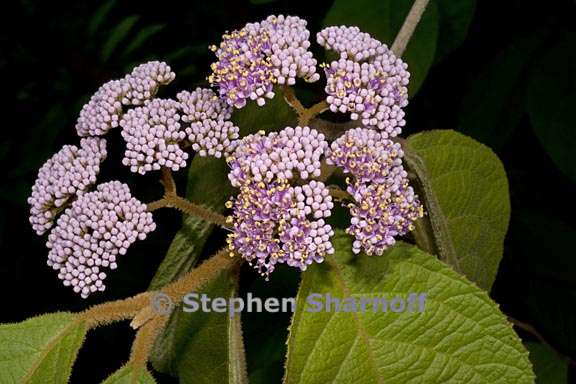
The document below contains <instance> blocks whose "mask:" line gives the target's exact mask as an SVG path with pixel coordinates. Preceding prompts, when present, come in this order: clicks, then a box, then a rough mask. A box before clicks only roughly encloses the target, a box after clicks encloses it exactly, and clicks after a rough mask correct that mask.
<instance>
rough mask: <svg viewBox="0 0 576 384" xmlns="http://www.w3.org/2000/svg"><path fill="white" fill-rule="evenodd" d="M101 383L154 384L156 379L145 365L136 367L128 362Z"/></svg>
mask: <svg viewBox="0 0 576 384" xmlns="http://www.w3.org/2000/svg"><path fill="white" fill-rule="evenodd" d="M102 384H156V380H154V377H153V376H152V374H151V373H150V372H148V370H147V369H146V368H145V367H142V368H136V367H134V366H133V364H131V363H128V364H126V365H125V366H123V367H122V368H120V369H119V370H117V371H116V372H114V373H113V374H112V375H111V376H110V377H108V378H107V379H106V380H104V381H103V382H102Z"/></svg>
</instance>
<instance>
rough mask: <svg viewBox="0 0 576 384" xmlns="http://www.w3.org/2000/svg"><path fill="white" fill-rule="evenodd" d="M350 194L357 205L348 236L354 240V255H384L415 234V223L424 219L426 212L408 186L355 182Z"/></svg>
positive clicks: (353, 211) (352, 211) (353, 208)
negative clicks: (386, 251) (408, 236)
mask: <svg viewBox="0 0 576 384" xmlns="http://www.w3.org/2000/svg"><path fill="white" fill-rule="evenodd" d="M348 192H349V193H350V194H351V195H352V196H353V198H354V200H355V202H356V203H353V204H350V205H349V208H350V214H351V215H352V219H351V220H350V224H351V225H350V227H348V228H347V229H346V233H348V234H350V235H352V236H354V238H355V241H354V242H353V244H352V251H353V252H354V253H360V251H362V250H363V251H364V252H365V253H366V254H367V255H382V253H383V252H384V251H385V250H386V249H388V248H389V247H391V246H392V245H394V243H395V242H396V240H395V238H396V237H398V236H403V235H405V234H406V233H408V232H410V231H412V230H414V224H413V222H414V221H416V220H417V219H419V218H421V217H422V216H423V215H424V209H423V207H422V205H421V204H420V201H419V200H418V196H416V195H415V194H414V190H413V189H412V187H410V186H408V181H407V179H406V180H404V182H403V183H402V184H399V183H396V184H394V185H392V186H390V185H387V184H378V183H373V184H362V183H358V182H355V183H353V184H351V185H350V186H349V187H348Z"/></svg>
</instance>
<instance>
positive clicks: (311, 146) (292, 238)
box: [227, 127, 334, 276]
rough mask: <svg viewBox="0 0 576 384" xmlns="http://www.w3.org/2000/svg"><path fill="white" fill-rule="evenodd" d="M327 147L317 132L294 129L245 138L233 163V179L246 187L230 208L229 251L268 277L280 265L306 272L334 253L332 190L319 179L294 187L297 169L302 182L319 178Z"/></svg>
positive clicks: (230, 176)
mask: <svg viewBox="0 0 576 384" xmlns="http://www.w3.org/2000/svg"><path fill="white" fill-rule="evenodd" d="M327 146H328V144H327V143H326V141H325V140H324V136H323V135H322V134H320V133H318V132H317V131H315V130H312V129H310V128H308V127H304V128H302V127H296V128H291V127H288V128H286V129H284V130H283V131H280V132H278V133H271V134H269V135H267V136H264V135H263V133H259V134H257V135H251V136H248V137H246V138H244V139H243V140H242V141H241V142H240V143H239V145H238V148H237V149H236V151H235V152H234V153H233V155H232V156H231V157H230V158H229V159H228V162H229V164H230V167H231V171H230V173H229V178H230V181H231V182H232V184H233V185H235V186H237V187H239V188H240V193H239V194H238V196H237V197H235V198H233V199H232V200H231V201H229V202H228V205H227V206H228V207H229V208H232V209H233V212H232V216H230V217H229V222H230V223H231V224H232V231H233V233H232V234H230V235H229V237H228V244H229V248H230V250H231V251H232V253H239V254H240V255H241V256H242V257H243V258H244V259H246V260H247V261H248V262H249V263H250V264H254V265H255V267H256V268H257V269H258V271H259V272H260V273H262V274H263V275H265V276H268V274H269V273H271V272H272V271H273V270H274V268H275V265H276V264H277V263H286V264H287V265H289V266H293V267H298V268H300V269H301V270H305V269H306V268H307V267H308V265H310V264H312V263H313V262H322V261H323V260H324V258H325V256H326V255H328V254H332V253H333V252H334V248H333V247H332V243H331V242H330V237H331V236H332V235H333V234H334V232H333V230H332V228H331V227H330V225H328V224H327V223H326V222H325V220H324V219H325V218H327V217H329V216H330V214H331V209H332V208H333V202H332V197H331V196H330V193H329V191H328V189H327V188H326V186H325V185H324V184H323V183H322V182H319V181H315V180H311V181H310V182H309V183H307V184H304V185H301V186H296V187H293V186H291V185H290V184H289V179H291V178H293V177H294V171H295V170H298V171H299V174H300V177H301V178H302V179H306V178H308V176H310V175H313V176H314V175H316V176H317V175H319V172H320V168H319V167H320V164H319V158H320V156H321V154H322V153H323V152H324V150H325V149H326V148H327Z"/></svg>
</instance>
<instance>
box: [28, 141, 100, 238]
mask: <svg viewBox="0 0 576 384" xmlns="http://www.w3.org/2000/svg"><path fill="white" fill-rule="evenodd" d="M105 158H106V140H105V139H100V138H85V139H82V140H80V148H78V147H77V146H75V145H65V146H64V147H63V148H62V149H61V150H60V151H58V152H57V153H56V154H55V155H54V156H52V157H51V158H50V159H49V160H48V161H47V162H46V163H44V165H43V166H42V167H41V168H40V170H39V171H38V177H37V178H36V182H35V183H34V186H32V194H31V196H30V197H29V198H28V204H30V224H32V228H33V229H34V231H36V233H37V234H38V235H42V234H44V232H46V231H47V230H48V229H49V228H51V227H52V224H53V221H54V218H55V217H56V215H57V214H58V213H59V212H60V211H61V210H62V209H63V208H64V207H65V205H66V204H67V203H68V202H70V201H71V200H73V199H74V198H76V196H79V195H81V194H83V193H84V192H85V191H86V190H87V189H88V188H89V187H90V186H91V185H92V184H94V183H95V182H96V176H97V175H98V173H99V172H100V163H101V162H102V161H104V159H105Z"/></svg>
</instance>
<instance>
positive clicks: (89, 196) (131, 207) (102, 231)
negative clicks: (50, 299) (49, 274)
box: [47, 181, 156, 298]
mask: <svg viewBox="0 0 576 384" xmlns="http://www.w3.org/2000/svg"><path fill="white" fill-rule="evenodd" d="M155 228H156V225H155V224H154V221H153V220H152V214H151V213H150V212H147V211H146V205H145V204H143V203H141V202H140V201H138V200H137V199H135V198H134V197H132V196H131V194H130V189H129V188H128V186H127V185H126V184H123V183H120V182H119V181H111V182H108V183H104V184H101V185H99V186H98V187H97V189H96V191H94V192H89V193H86V194H84V195H82V196H81V197H79V198H78V200H76V201H75V202H74V203H73V204H72V206H71V207H70V208H68V209H66V211H64V213H63V214H62V215H61V216H60V217H59V218H58V221H57V224H56V227H55V228H54V229H53V230H52V232H51V233H50V235H49V236H48V242H47V246H48V249H50V252H49V253H48V265H49V266H50V267H52V268H53V269H54V270H56V271H58V277H59V278H60V279H61V280H63V282H64V285H65V286H71V287H72V288H73V289H74V292H76V293H79V294H80V295H81V296H82V297H83V298H86V297H88V295H90V294H91V293H93V292H96V291H103V290H104V289H105V285H104V284H103V280H104V279H105V278H106V273H104V272H103V271H102V269H104V268H109V269H116V267H117V264H116V263H117V257H118V255H124V254H125V253H126V250H127V249H128V247H129V246H130V245H131V244H132V243H134V242H135V241H136V240H137V239H139V240H143V239H145V238H146V235H147V234H148V233H149V232H151V231H153V230H154V229H155Z"/></svg>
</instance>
